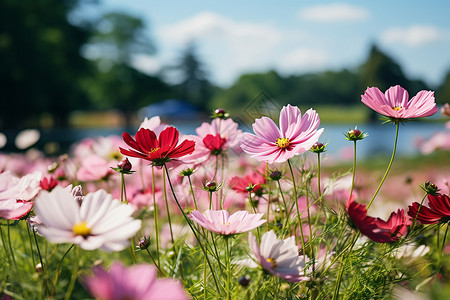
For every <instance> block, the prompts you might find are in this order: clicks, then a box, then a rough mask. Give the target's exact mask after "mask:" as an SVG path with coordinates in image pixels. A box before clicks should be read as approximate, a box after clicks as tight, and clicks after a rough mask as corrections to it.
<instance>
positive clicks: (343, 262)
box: [331, 233, 359, 300]
mask: <svg viewBox="0 0 450 300" xmlns="http://www.w3.org/2000/svg"><path fill="white" fill-rule="evenodd" d="M358 237H359V233H354V238H353V241H352V242H351V244H350V248H349V249H348V251H347V252H346V254H345V255H343V256H342V258H341V263H340V265H339V273H338V277H337V281H336V285H335V288H334V293H333V298H331V300H336V299H338V297H339V289H340V287H341V282H342V276H343V274H344V266H345V261H346V260H347V258H348V257H349V256H350V252H351V251H352V250H353V247H354V246H355V243H356V240H357V239H358ZM344 251H345V249H344Z"/></svg>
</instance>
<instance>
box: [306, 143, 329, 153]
mask: <svg viewBox="0 0 450 300" xmlns="http://www.w3.org/2000/svg"><path fill="white" fill-rule="evenodd" d="M326 146H327V144H325V145H324V144H323V143H320V142H316V143H314V145H312V147H311V149H309V150H310V151H311V152H314V153H322V152H324V151H325V147H326Z"/></svg>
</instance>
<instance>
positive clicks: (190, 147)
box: [119, 127, 195, 166]
mask: <svg viewBox="0 0 450 300" xmlns="http://www.w3.org/2000/svg"><path fill="white" fill-rule="evenodd" d="M122 137H123V140H124V142H125V143H126V144H127V145H128V146H130V147H131V149H128V150H126V149H123V148H119V149H120V153H122V154H123V155H126V156H131V157H137V158H142V159H145V160H149V161H151V162H152V163H153V165H154V166H163V165H164V164H165V163H167V162H169V161H171V160H172V159H174V158H180V157H183V156H185V155H188V154H191V153H192V152H193V151H194V149H195V142H194V141H189V140H184V141H182V142H181V143H180V144H179V145H178V137H179V133H178V130H177V129H176V128H175V127H167V128H166V129H164V130H163V131H162V132H161V134H160V135H159V138H157V137H156V134H155V133H154V132H153V131H151V130H150V129H146V128H141V129H139V131H138V132H137V133H136V136H135V138H136V140H134V139H133V138H132V137H131V136H130V134H128V133H127V132H124V133H123V134H122Z"/></svg>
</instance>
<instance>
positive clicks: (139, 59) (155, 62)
mask: <svg viewBox="0 0 450 300" xmlns="http://www.w3.org/2000/svg"><path fill="white" fill-rule="evenodd" d="M131 64H132V65H133V67H135V68H136V69H138V70H140V71H142V72H144V73H147V74H156V73H157V72H158V71H159V70H160V69H161V62H160V60H159V59H158V58H156V57H154V56H149V55H146V54H138V55H135V56H133V58H132V62H131Z"/></svg>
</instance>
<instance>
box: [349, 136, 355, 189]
mask: <svg viewBox="0 0 450 300" xmlns="http://www.w3.org/2000/svg"><path fill="white" fill-rule="evenodd" d="M355 175H356V141H353V171H352V187H351V188H350V195H349V198H351V197H352V195H353V189H354V187H355Z"/></svg>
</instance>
